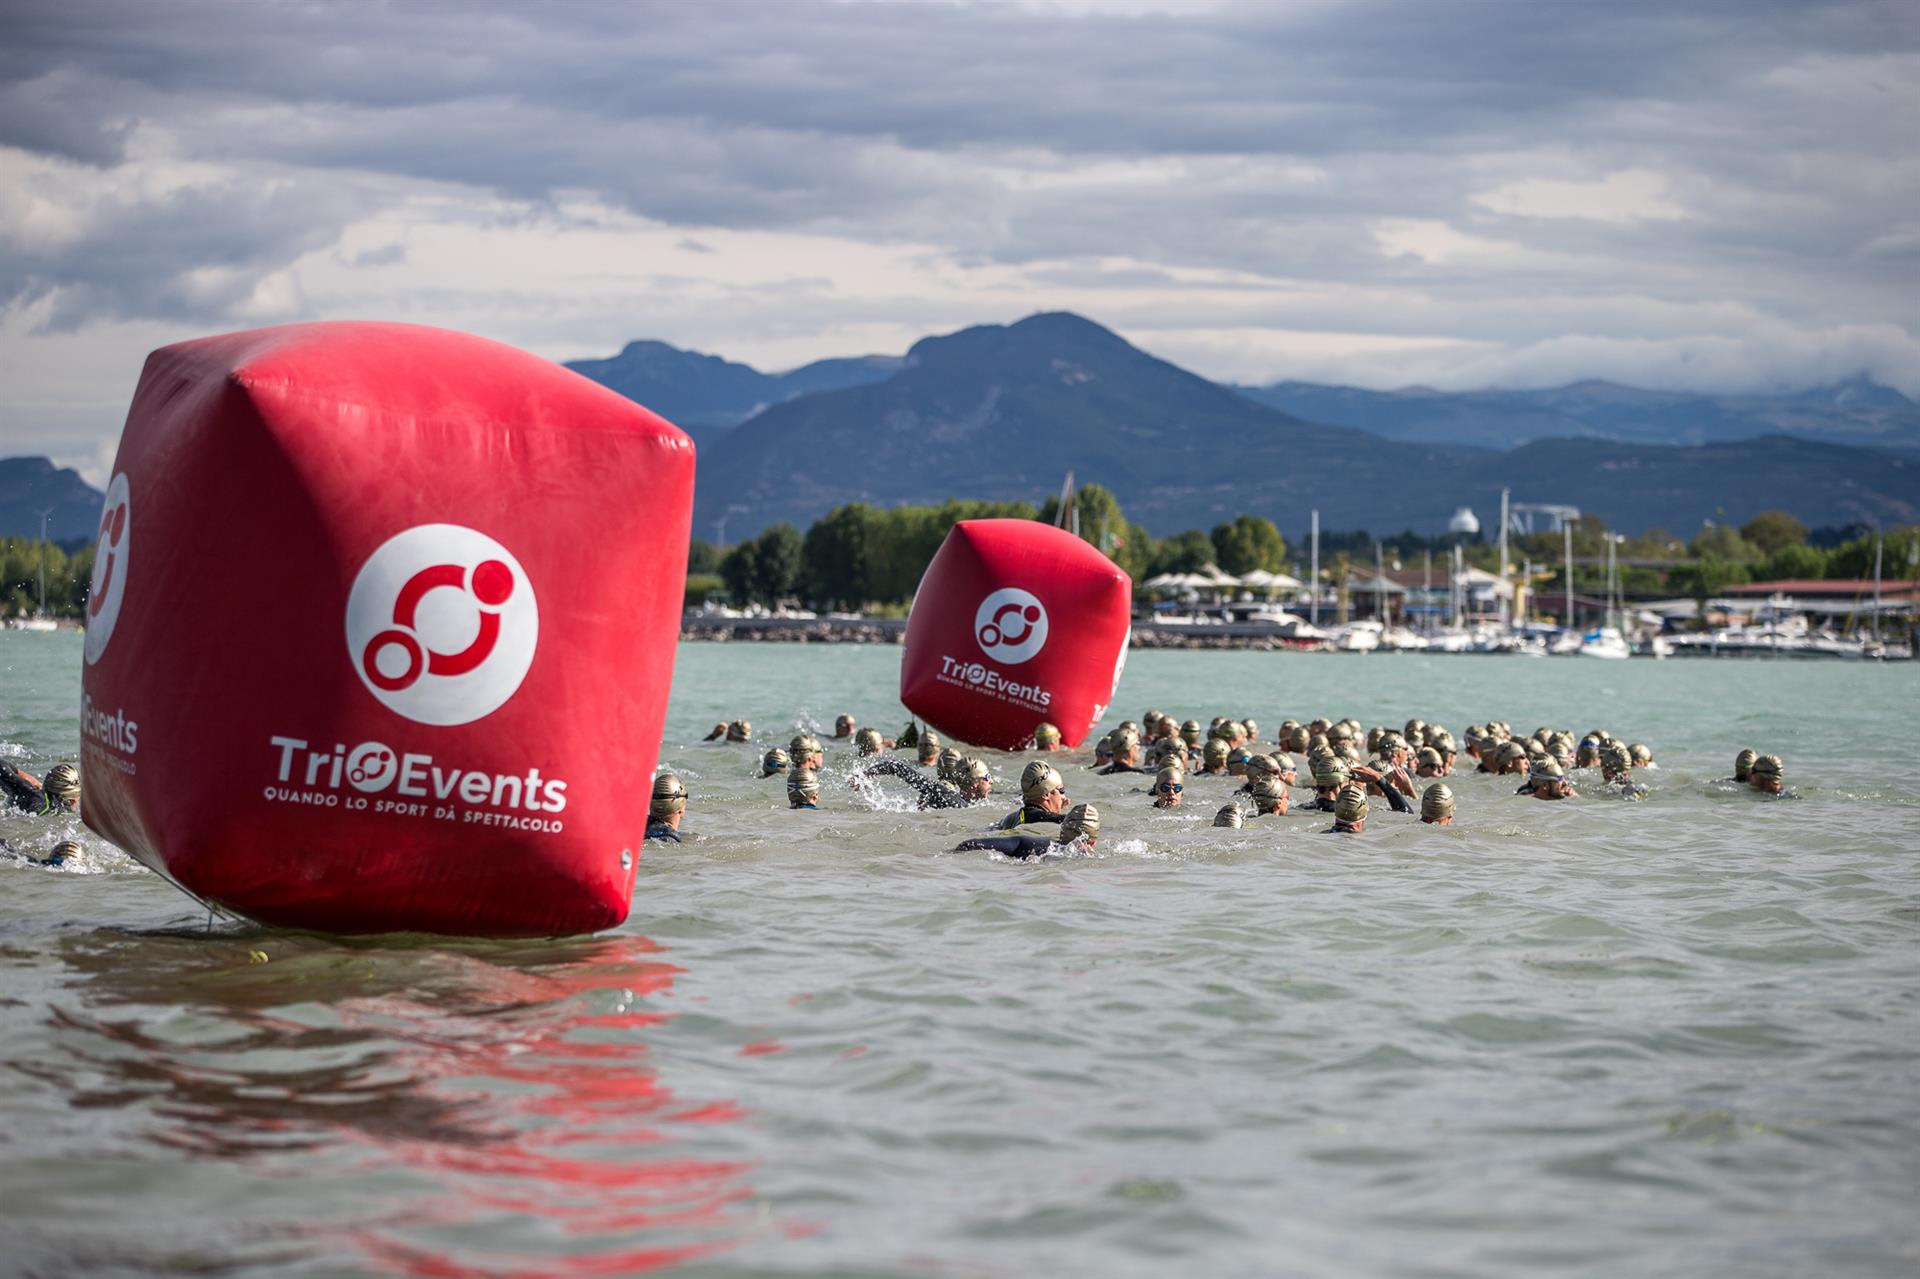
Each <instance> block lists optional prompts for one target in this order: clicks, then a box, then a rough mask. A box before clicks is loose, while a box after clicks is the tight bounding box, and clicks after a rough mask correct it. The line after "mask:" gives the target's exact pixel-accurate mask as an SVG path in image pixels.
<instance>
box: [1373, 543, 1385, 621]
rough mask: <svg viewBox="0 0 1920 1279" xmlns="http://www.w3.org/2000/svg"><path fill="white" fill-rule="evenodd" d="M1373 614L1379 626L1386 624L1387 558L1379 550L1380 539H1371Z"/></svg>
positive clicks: (1383, 552)
mask: <svg viewBox="0 0 1920 1279" xmlns="http://www.w3.org/2000/svg"><path fill="white" fill-rule="evenodd" d="M1373 613H1374V616H1375V617H1378V618H1379V619H1380V625H1381V626H1383V627H1384V626H1385V625H1386V624H1387V556H1386V552H1385V551H1383V550H1381V549H1380V539H1379V538H1377V537H1376V538H1374V539H1373Z"/></svg>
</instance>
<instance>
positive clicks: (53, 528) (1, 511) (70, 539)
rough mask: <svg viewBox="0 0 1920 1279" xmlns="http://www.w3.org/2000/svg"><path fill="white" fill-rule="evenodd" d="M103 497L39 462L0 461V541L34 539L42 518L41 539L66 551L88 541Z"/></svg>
mask: <svg viewBox="0 0 1920 1279" xmlns="http://www.w3.org/2000/svg"><path fill="white" fill-rule="evenodd" d="M105 501H106V495H105V494H104V493H102V492H101V491H100V490H99V489H97V488H94V487H93V486H92V485H91V484H88V483H87V482H86V481H85V480H83V479H81V478H80V473H79V472H78V471H73V470H69V469H67V468H65V467H59V466H55V465H54V464H53V463H52V462H50V461H48V460H47V459H46V458H44V457H9V458H0V537H39V536H40V516H41V513H42V512H46V514H47V538H48V540H50V541H54V542H59V543H61V544H62V545H64V546H67V547H69V548H74V547H80V546H85V545H86V544H87V543H89V542H91V541H93V537H94V534H95V533H96V532H97V531H98V528H99V524H100V507H101V505H102V504H103V503H104V502H105Z"/></svg>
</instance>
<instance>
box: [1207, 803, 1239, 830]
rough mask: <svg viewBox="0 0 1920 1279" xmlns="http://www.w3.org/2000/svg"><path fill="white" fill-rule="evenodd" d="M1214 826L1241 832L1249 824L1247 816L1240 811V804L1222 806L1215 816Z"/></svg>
mask: <svg viewBox="0 0 1920 1279" xmlns="http://www.w3.org/2000/svg"><path fill="white" fill-rule="evenodd" d="M1213 824H1214V825H1215V826H1224V827H1228V828H1230V829H1232V830H1239V829H1240V828H1241V827H1242V826H1244V825H1246V824H1247V815H1246V814H1245V813H1243V812H1241V811H1240V805H1238V804H1222V805H1221V806H1220V811H1219V812H1217V813H1215V814H1214V815H1213Z"/></svg>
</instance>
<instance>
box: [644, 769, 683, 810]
mask: <svg viewBox="0 0 1920 1279" xmlns="http://www.w3.org/2000/svg"><path fill="white" fill-rule="evenodd" d="M647 811H648V812H649V813H651V814H653V815H654V816H655V817H672V816H674V815H675V814H677V813H684V812H686V811H687V788H686V787H684V786H682V785H681V784H680V779H679V777H677V776H676V775H674V774H673V773H662V774H660V775H659V776H658V777H656V778H654V779H653V799H652V801H651V802H650V803H649V804H648V805H647Z"/></svg>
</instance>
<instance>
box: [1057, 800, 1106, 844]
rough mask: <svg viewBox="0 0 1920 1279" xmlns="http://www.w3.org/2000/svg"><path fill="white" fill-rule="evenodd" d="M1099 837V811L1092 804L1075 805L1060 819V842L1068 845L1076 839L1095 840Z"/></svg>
mask: <svg viewBox="0 0 1920 1279" xmlns="http://www.w3.org/2000/svg"><path fill="white" fill-rule="evenodd" d="M1099 835H1100V810H1099V809H1097V808H1095V807H1094V806H1093V805H1092V804H1075V805H1074V806H1073V807H1072V808H1069V809H1068V810H1067V815H1066V816H1065V817H1063V818H1061V819H1060V842H1061V843H1063V844H1070V843H1072V842H1073V841H1074V840H1076V839H1097V838H1099Z"/></svg>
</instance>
